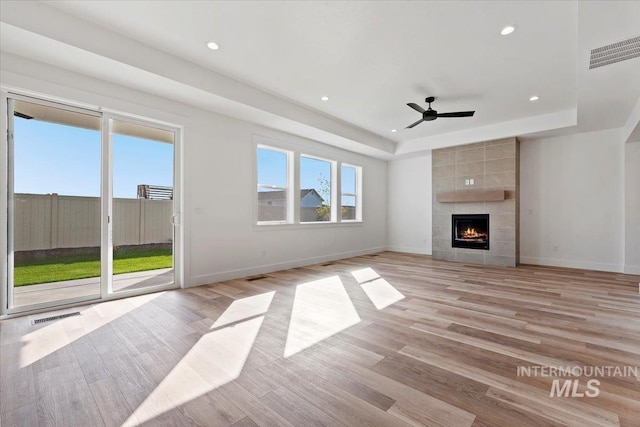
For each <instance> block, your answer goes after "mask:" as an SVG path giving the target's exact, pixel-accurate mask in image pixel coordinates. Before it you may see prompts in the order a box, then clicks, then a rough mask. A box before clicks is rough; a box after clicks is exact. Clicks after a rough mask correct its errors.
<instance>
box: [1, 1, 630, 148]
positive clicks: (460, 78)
mask: <svg viewBox="0 0 640 427" xmlns="http://www.w3.org/2000/svg"><path fill="white" fill-rule="evenodd" d="M11 3H12V2H5V1H3V2H2V18H1V20H2V21H3V22H4V23H5V24H6V25H3V28H2V30H3V34H2V35H3V41H2V46H1V47H2V50H4V51H6V52H11V53H15V54H20V53H21V52H22V53H23V54H24V52H25V49H27V50H29V51H30V52H31V54H32V55H35V57H36V59H39V60H42V61H45V62H49V63H52V64H55V65H58V66H63V65H64V66H66V67H69V63H70V62H72V58H73V56H74V55H77V56H78V58H80V57H81V56H83V55H84V59H86V55H87V53H91V54H94V55H95V54H97V55H99V56H102V57H106V58H108V59H109V60H111V61H116V62H118V63H119V64H122V65H127V66H129V68H131V67H133V68H137V69H139V70H140V72H142V71H144V72H145V73H147V74H148V73H151V74H154V75H155V76H156V77H157V78H161V79H164V80H167V79H168V80H170V81H171V82H172V83H175V84H180V85H181V86H184V85H187V86H189V87H190V88H191V89H194V90H197V91H199V92H202V91H204V92H207V93H210V94H211V96H217V97H218V98H224V99H228V100H229V101H230V102H231V101H232V102H235V103H240V104H242V105H243V106H248V107H251V110H252V113H251V115H248V114H244V115H243V114H242V113H241V112H240V110H241V108H236V109H235V110H233V111H232V109H228V110H227V111H226V113H227V114H230V115H236V116H238V117H241V118H243V119H247V118H249V117H256V121H259V120H258V115H256V114H255V111H254V110H256V109H257V110H260V111H261V112H262V113H264V114H267V113H268V114H269V115H272V116H273V115H275V116H277V117H280V118H284V119H286V120H284V122H283V121H282V120H281V121H280V122H279V126H280V127H281V128H283V129H282V130H285V131H290V132H292V133H300V134H303V135H304V136H308V137H315V138H317V139H319V140H321V141H323V142H329V143H332V142H331V141H328V140H331V139H332V138H331V135H334V136H335V137H336V138H334V139H336V140H337V141H338V142H337V143H334V145H340V144H342V143H344V142H345V141H344V140H351V141H355V142H357V143H360V144H364V145H365V146H368V147H369V148H371V147H373V148H372V149H373V150H374V151H375V150H378V151H379V152H380V153H382V154H384V155H389V154H393V153H411V152H419V151H421V150H426V149H431V148H436V147H438V146H446V145H456V144H460V143H469V142H475V141H477V140H481V139H491V138H495V137H504V136H514V135H518V136H519V135H524V134H527V133H532V132H549V131H550V130H553V129H558V128H563V127H567V126H573V125H576V121H577V124H578V127H576V129H577V130H578V129H579V130H596V129H605V128H611V127H620V126H623V125H624V124H625V122H626V120H627V118H628V117H629V114H630V112H631V110H632V109H633V108H634V106H635V104H636V102H638V100H639V98H640V78H639V77H638V76H640V59H632V60H630V61H626V62H623V63H619V64H613V65H610V66H606V67H602V68H600V69H596V70H587V64H588V54H589V50H590V49H592V48H595V47H599V46H602V45H605V44H609V43H612V42H617V41H620V40H623V39H626V38H629V37H633V36H637V35H640V27H638V25H637V23H638V22H640V2H635V1H628V2H611V1H604V2H597V1H590V2H580V3H578V2H575V1H554V2H550V1H518V2H503V1H499V2H488V1H476V2H471V1H468V2H457V1H448V2H435V1H434V2H415V1H411V2H409V1H406V2H405V1H389V2H385V1H361V2H325V1H317V2H253V1H243V2H237V1H229V2H226V1H218V2H205V1H176V2H162V3H159V2H138V1H127V2H124V1H123V2H113V1H90V2H79V1H55V2H46V3H49V4H50V6H52V7H53V9H51V8H48V7H46V6H45V5H42V4H38V5H30V6H29V7H31V9H29V8H28V7H27V6H24V3H25V2H21V3H22V5H17V4H13V5H12V4H11ZM33 8H38V9H37V12H38V13H34V12H36V10H35V9H33ZM45 12H46V13H45ZM47 13H48V14H49V15H50V16H52V17H54V18H55V19H54V20H58V21H59V20H62V19H63V18H64V19H65V20H66V22H73V20H75V21H77V19H78V18H79V19H81V20H82V21H84V22H83V23H81V22H75V23H74V24H75V25H60V26H64V27H65V29H64V30H62V29H59V28H53V24H51V22H50V21H51V19H47V18H46V16H47ZM69 15H72V16H73V18H70V17H69ZM35 16H37V18H36V17H35ZM43 17H44V18H43ZM59 24H60V23H59ZM87 24H88V25H89V27H87ZM506 24H516V25H517V28H518V30H517V31H516V32H515V33H514V34H512V35H511V36H508V37H503V36H500V35H499V31H500V29H501V28H502V27H503V26H504V25H506ZM96 26H98V27H100V28H98V27H96ZM74 28H75V31H74ZM87 28H90V32H89V34H88V33H87V31H85V30H86V29H87ZM105 30H106V31H105ZM21 31H22V33H21ZM24 31H28V32H29V33H33V34H36V35H38V36H39V37H45V38H47V39H54V40H55V41H57V42H58V43H64V45H65V48H66V49H67V51H68V56H69V57H68V58H67V62H66V65H65V64H61V63H59V62H60V61H61V60H60V59H56V58H52V57H51V56H52V55H45V54H44V53H38V52H37V48H36V47H34V46H33V44H31V45H29V46H26V45H25V44H26V43H24V40H25V37H26V36H27V35H26V34H24V33H23V32H24ZM98 34H99V35H100V37H99V43H97V42H95V43H92V42H91V40H90V39H91V37H92V36H94V37H96V38H98ZM18 35H19V36H18ZM122 36H124V37H126V38H127V39H126V40H125V39H123V38H122ZM118 37H119V38H118ZM4 39H7V40H9V41H5V40H4ZM87 39H89V40H87ZM209 40H215V41H216V42H218V43H219V44H220V46H221V48H220V50H218V51H215V52H214V51H211V50H209V49H207V48H206V46H205V44H206V42H207V41H209ZM124 41H128V42H129V44H128V45H127V49H126V50H127V51H128V53H124V52H122V50H123V49H122V46H123V42H124ZM68 46H71V47H72V49H69V48H68ZM143 48H152V49H153V50H154V52H155V51H158V53H157V54H156V55H154V56H150V54H148V53H149V52H147V55H143V56H140V53H141V52H142V49H143ZM49 52H51V51H50V50H49ZM167 54H169V55H167ZM140 58H144V59H142V60H141V59H140ZM56 61H58V63H56ZM141 61H142V62H141ZM145 61H146V62H145ZM585 61H586V62H585ZM195 66H198V67H199V68H198V69H197V70H196V69H194V70H193V71H198V72H199V73H200V76H201V77H202V78H200V79H197V81H196V79H194V78H191V80H189V77H185V75H186V74H185V71H186V70H187V69H188V68H189V67H195ZM180 67H182V68H180ZM91 68H92V67H91V63H87V62H86V61H85V62H84V63H83V69H82V72H83V73H85V74H90V75H91V74H95V75H97V73H99V70H98V69H97V68H98V67H96V69H95V72H92V70H91ZM208 70H210V78H211V81H216V79H218V81H220V80H219V79H226V80H224V84H218V85H215V84H208V83H207V82H205V81H204V80H207V78H206V75H207V74H206V73H207V72H209V71H208ZM128 72H129V73H130V72H131V70H129V71H128ZM172 72H173V74H172ZM192 74H193V73H191V74H190V75H192ZM105 77H106V76H104V75H100V78H105ZM120 78H122V77H120ZM229 78H230V79H229ZM131 79H133V77H131ZM119 83H123V82H122V81H120V82H119ZM131 83H132V84H133V80H132V81H131ZM159 84H162V85H163V86H166V84H167V82H166V81H164V82H159ZM183 89H184V87H183ZM256 89H257V90H256ZM147 90H148V88H147ZM239 92H242V94H239ZM265 92H266V93H265ZM534 94H535V95H538V96H540V100H539V101H537V102H535V103H533V102H530V101H529V100H528V99H529V97H530V96H531V95H534ZM200 95H201V93H200ZM322 95H328V96H330V97H331V99H330V101H328V102H322V101H321V100H320V97H321V96H322ZM430 95H432V96H435V97H436V98H437V100H436V102H435V103H434V104H433V107H434V108H435V109H437V110H439V111H440V112H447V111H458V110H476V115H475V117H473V118H460V119H444V118H442V119H438V120H437V121H435V122H430V123H422V124H420V125H419V126H417V127H415V128H413V129H404V127H405V126H407V125H409V124H410V123H413V122H414V121H416V120H418V119H419V118H420V116H419V114H418V113H417V112H415V111H413V110H411V109H410V108H409V107H407V106H406V105H405V104H406V103H407V102H416V103H418V104H421V105H424V98H425V97H426V96H430ZM258 98H260V99H258ZM596 101H597V102H596ZM201 102H202V101H201ZM220 102H222V101H220V99H216V102H215V103H214V102H213V98H212V101H211V105H210V107H211V109H214V110H216V109H218V110H219V109H220V108H219V106H217V105H218V104H217V103H220ZM213 104H216V106H214V105H213ZM295 109H299V110H300V111H299V112H297V113H294V110H295ZM236 110H237V111H236ZM234 111H235V112H234ZM576 111H577V114H576ZM318 113H320V114H318ZM326 116H329V117H326ZM249 119H250V118H249ZM264 121H266V122H264ZM264 121H263V122H262V124H267V125H268V121H269V119H268V118H267V117H266V115H265V116H264ZM274 127H277V126H275V125H274ZM302 128H313V129H315V130H317V131H320V133H323V134H322V135H320V134H318V132H316V134H314V133H313V132H311V133H309V132H310V131H309V129H307V130H306V131H305V130H304V129H302ZM391 129H398V132H396V133H391V132H390V130H391ZM305 132H306V133H305ZM327 133H328V134H327ZM390 141H393V142H394V143H395V144H393V143H391V142H390ZM347 148H353V147H347ZM369 154H373V155H375V154H376V153H369ZM381 156H382V157H384V156H383V155H381Z"/></svg>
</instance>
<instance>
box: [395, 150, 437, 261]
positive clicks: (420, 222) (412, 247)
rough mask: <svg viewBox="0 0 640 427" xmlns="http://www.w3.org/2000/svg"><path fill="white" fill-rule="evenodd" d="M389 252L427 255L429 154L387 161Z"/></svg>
mask: <svg viewBox="0 0 640 427" xmlns="http://www.w3.org/2000/svg"><path fill="white" fill-rule="evenodd" d="M388 173H389V178H388V179H389V186H388V191H389V193H388V200H389V205H388V218H389V222H388V232H387V242H388V247H389V249H390V250H393V251H399V252H411V253H419V254H429V255H431V154H428V155H424V156H419V157H411V158H407V159H399V160H393V161H391V162H389V171H388Z"/></svg>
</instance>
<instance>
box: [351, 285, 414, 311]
mask: <svg viewBox="0 0 640 427" xmlns="http://www.w3.org/2000/svg"><path fill="white" fill-rule="evenodd" d="M360 287H361V288H362V290H363V291H364V293H365V294H367V296H368V297H369V299H370V300H371V302H372V303H373V305H375V306H376V308H377V309H378V310H382V309H383V308H385V307H389V306H390V305H391V304H394V303H396V302H398V301H400V300H401V299H404V295H402V293H400V291H398V290H397V289H396V288H394V287H393V286H391V285H390V284H389V282H387V281H386V280H384V279H382V278H381V279H376V280H373V281H371V282H367V283H363V284H362V285H360Z"/></svg>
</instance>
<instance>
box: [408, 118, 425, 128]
mask: <svg viewBox="0 0 640 427" xmlns="http://www.w3.org/2000/svg"><path fill="white" fill-rule="evenodd" d="M423 121H424V119H420V120H418V121H417V122H415V123H413V124H410V125H409V126H407V127H406V128H405V129H411V128H412V127H414V126H417V125H419V124H420V123H422V122H423Z"/></svg>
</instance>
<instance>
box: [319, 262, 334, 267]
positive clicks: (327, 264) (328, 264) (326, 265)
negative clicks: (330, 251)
mask: <svg viewBox="0 0 640 427" xmlns="http://www.w3.org/2000/svg"><path fill="white" fill-rule="evenodd" d="M333 264H334V263H333V262H328V263H326V264H321V265H322V266H323V267H328V266H330V265H333Z"/></svg>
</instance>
